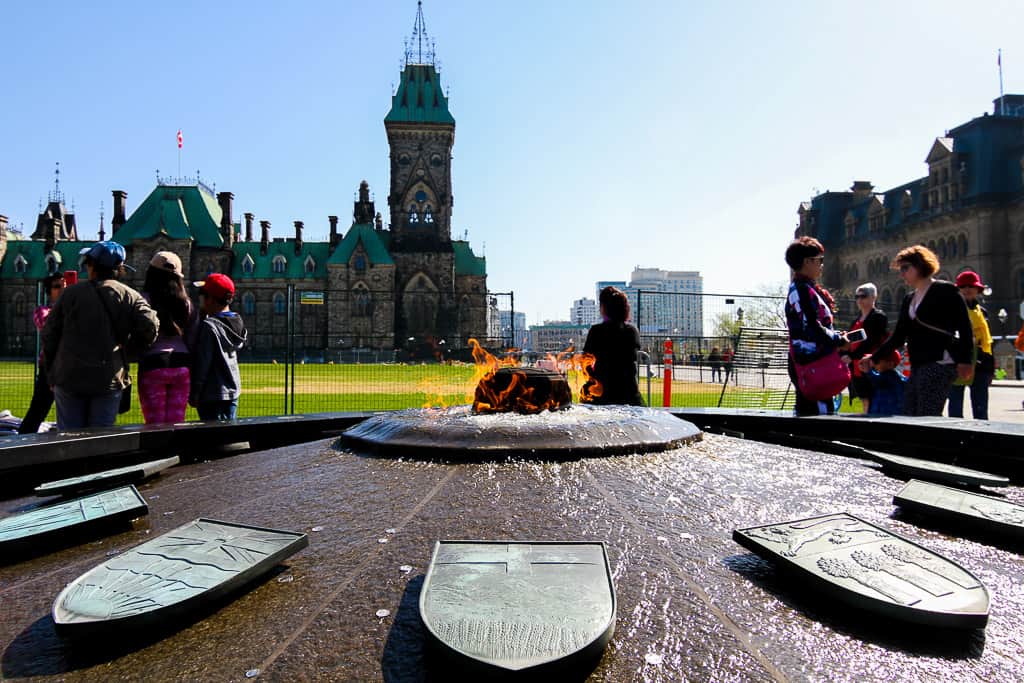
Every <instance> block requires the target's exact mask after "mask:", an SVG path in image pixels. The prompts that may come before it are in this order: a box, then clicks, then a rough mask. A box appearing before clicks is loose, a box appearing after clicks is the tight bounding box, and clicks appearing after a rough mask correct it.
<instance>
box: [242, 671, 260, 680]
mask: <svg viewBox="0 0 1024 683" xmlns="http://www.w3.org/2000/svg"><path fill="white" fill-rule="evenodd" d="M259 675H260V670H259V669H249V670H248V671H246V672H245V677H246V678H256V677H257V676H259Z"/></svg>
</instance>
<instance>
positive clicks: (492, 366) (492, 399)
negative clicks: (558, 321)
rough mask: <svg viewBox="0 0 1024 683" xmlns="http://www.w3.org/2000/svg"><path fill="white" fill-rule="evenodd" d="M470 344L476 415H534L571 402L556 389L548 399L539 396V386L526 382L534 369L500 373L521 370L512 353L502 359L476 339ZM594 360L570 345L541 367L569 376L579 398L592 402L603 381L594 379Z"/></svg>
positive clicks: (541, 364)
mask: <svg viewBox="0 0 1024 683" xmlns="http://www.w3.org/2000/svg"><path fill="white" fill-rule="evenodd" d="M469 344H470V347H471V348H472V350H473V360H474V361H475V363H476V372H475V373H474V377H473V386H474V387H475V390H474V393H473V397H472V402H473V410H474V412H477V413H497V412H509V411H512V410H514V411H516V412H519V413H527V414H534V413H540V412H543V411H545V410H557V409H559V408H562V407H565V406H566V405H568V403H570V402H571V394H569V393H568V392H566V393H565V395H562V394H561V392H560V391H559V390H558V388H557V387H555V386H552V388H551V390H550V391H547V392H546V393H547V394H548V395H547V396H544V397H539V396H538V395H537V387H535V386H531V385H530V384H529V383H528V381H527V379H528V378H527V373H528V372H536V371H534V370H529V371H528V370H525V369H524V370H522V371H521V372H516V371H514V370H512V371H510V372H504V373H500V374H499V370H501V369H502V368H516V367H518V365H519V361H518V360H517V359H516V358H515V357H514V356H512V355H511V354H510V355H509V356H508V357H507V358H504V359H499V358H497V357H495V356H494V355H493V354H491V353H489V352H488V351H487V350H486V349H484V348H483V347H482V346H481V345H480V343H479V342H478V341H477V340H476V339H470V340H469ZM594 360H595V358H594V356H593V355H592V354H577V353H575V352H574V348H573V347H571V346H570V347H569V348H568V349H566V350H565V351H563V352H561V353H559V354H557V355H556V356H551V355H550V354H548V356H547V358H545V359H544V361H542V362H540V363H538V365H540V366H541V367H542V368H545V369H550V370H555V371H557V372H559V373H561V374H563V375H567V376H568V380H569V382H570V383H571V384H573V386H574V388H575V390H576V392H577V394H578V395H579V396H580V399H581V400H583V401H584V402H591V401H593V400H594V399H595V398H597V397H598V396H600V395H601V392H602V389H601V384H600V382H598V381H597V380H596V379H594V378H593V377H592V376H591V372H592V370H593V366H594ZM561 387H562V390H561V391H563V392H564V391H565V389H564V387H565V385H564V384H562V385H561Z"/></svg>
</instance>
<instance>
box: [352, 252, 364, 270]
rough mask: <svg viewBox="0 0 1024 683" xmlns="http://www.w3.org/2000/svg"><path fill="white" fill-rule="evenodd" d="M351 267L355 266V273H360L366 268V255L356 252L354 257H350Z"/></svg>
mask: <svg viewBox="0 0 1024 683" xmlns="http://www.w3.org/2000/svg"><path fill="white" fill-rule="evenodd" d="M352 267H353V268H355V271H356V272H357V273H362V272H363V271H365V270H366V257H365V256H363V255H362V254H356V257H355V258H354V259H352Z"/></svg>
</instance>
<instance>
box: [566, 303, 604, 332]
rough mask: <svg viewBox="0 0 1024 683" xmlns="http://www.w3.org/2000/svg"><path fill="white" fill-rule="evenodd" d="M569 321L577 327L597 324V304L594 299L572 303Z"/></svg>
mask: <svg viewBox="0 0 1024 683" xmlns="http://www.w3.org/2000/svg"><path fill="white" fill-rule="evenodd" d="M569 320H570V321H572V323H573V324H575V325H587V326H589V325H593V324H595V323H597V320H598V316H597V302H596V301H594V300H593V299H577V300H576V301H573V302H572V308H571V309H570V310H569Z"/></svg>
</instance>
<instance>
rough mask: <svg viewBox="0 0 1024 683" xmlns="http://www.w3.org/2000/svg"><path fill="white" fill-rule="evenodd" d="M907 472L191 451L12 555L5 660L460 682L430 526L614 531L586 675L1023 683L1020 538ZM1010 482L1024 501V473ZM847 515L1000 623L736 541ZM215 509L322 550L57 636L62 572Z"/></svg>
mask: <svg viewBox="0 0 1024 683" xmlns="http://www.w3.org/2000/svg"><path fill="white" fill-rule="evenodd" d="M489 417H494V416H489ZM410 455H411V454H410ZM902 485H903V482H902V481H899V480H896V479H892V478H890V477H888V476H886V475H884V474H883V473H882V472H881V471H880V470H878V469H877V467H876V466H874V465H872V464H870V463H868V462H866V461H861V460H856V459H851V458H844V457H840V456H835V455H829V454H822V453H816V452H811V451H804V450H798V449H791V448H785V447H780V446H771V445H765V444H761V443H757V442H752V441H743V440H738V439H733V438H729V437H723V436H715V435H706V436H705V439H704V441H703V442H699V443H696V444H693V445H689V446H685V447H682V448H678V449H674V450H671V451H666V452H662V453H656V454H647V455H632V456H616V457H604V458H592V459H581V460H570V461H566V462H560V463H542V462H533V461H525V460H510V461H504V462H495V463H473V464H468V463H462V464H460V463H454V464H452V463H439V462H422V461H419V460H416V459H408V458H405V459H403V458H398V459H385V458H371V457H365V456H362V455H358V454H355V453H352V452H350V451H348V450H346V449H343V448H340V447H339V446H338V445H337V444H336V443H335V442H333V441H331V442H327V441H325V442H318V443H314V444H305V445H301V446H293V447H287V448H280V449H275V450H272V451H265V452H261V453H252V454H247V455H241V456H237V457H234V458H230V459H225V460H220V461H214V462H208V463H200V464H195V465H189V466H185V467H180V468H175V469H173V470H170V471H169V474H165V475H164V476H163V477H161V478H159V479H156V480H154V481H153V482H152V483H150V484H147V485H146V486H145V487H143V488H142V493H143V495H144V496H145V497H147V499H148V500H150V506H151V512H150V516H149V518H148V522H145V523H141V524H138V525H137V526H136V528H135V529H134V530H132V531H130V532H126V533H123V534H120V535H117V536H114V537H110V538H106V539H101V540H98V541H95V542H92V543H89V544H86V545H84V546H79V547H77V548H71V549H68V550H65V551H60V552H58V553H55V554H52V555H48V556H45V557H42V558H39V559H36V560H31V561H28V562H23V563H19V564H15V565H10V566H6V567H0V609H2V610H3V611H2V614H0V617H2V618H0V645H2V647H3V650H4V653H3V673H4V675H5V676H8V677H17V676H28V675H50V676H53V677H60V678H68V679H74V678H77V677H81V678H85V677H90V678H95V677H97V676H102V677H104V678H121V677H123V678H135V677H141V676H146V677H149V678H154V679H160V680H173V679H178V680H182V679H189V678H192V679H202V680H210V679H215V680H226V679H242V678H244V677H245V676H246V675H247V673H248V672H253V671H256V672H257V673H256V674H253V675H254V676H259V677H261V678H267V679H269V680H299V679H318V680H378V679H380V678H382V677H383V679H384V680H388V681H428V680H430V681H440V680H449V676H448V672H447V671H445V670H444V669H441V668H439V667H438V666H437V664H436V662H435V661H434V660H432V659H431V658H430V657H428V654H427V647H426V637H425V633H424V630H423V627H422V624H421V623H420V621H419V616H418V608H417V605H418V598H419V593H420V588H421V586H422V583H423V576H424V573H425V571H426V568H427V565H428V563H429V560H430V556H431V551H432V549H433V544H434V542H435V541H436V540H438V539H442V538H444V539H460V538H464V539H491V540H498V539H518V540H544V541H554V540H587V541H603V542H605V543H606V544H607V547H608V553H609V558H610V561H611V567H612V570H613V574H614V579H615V585H616V591H617V600H618V610H617V614H618V619H617V623H616V631H615V635H614V637H613V639H612V641H611V644H610V645H609V647H608V650H607V651H606V653H605V655H604V657H603V658H602V660H601V661H600V663H599V664H598V666H597V668H596V669H595V670H594V671H593V672H592V674H591V676H590V680H594V681H604V680H612V681H682V680H736V681H747V680H752V681H759V680H840V681H892V680H914V681H919V680H955V681H969V680H978V681H1008V680H1017V679H1019V678H1020V671H1022V670H1024V628H1022V625H1024V589H1022V588H1021V586H1020V576H1021V567H1022V563H1021V556H1020V554H1019V553H1018V552H1013V551H1011V550H1007V549H1003V548H1000V547H996V546H993V545H989V544H986V543H982V542H976V541H972V540H964V539H962V538H958V537H956V536H954V535H951V534H949V533H948V532H944V531H940V530H934V529H926V528H922V527H919V526H916V525H914V524H912V523H910V520H909V519H905V518H904V517H903V516H901V515H900V514H899V513H898V512H896V508H894V507H893V506H892V497H893V495H894V494H895V493H896V492H897V491H898V490H899V489H900V488H901V487H902ZM1001 493H1004V494H1005V495H1006V497H1007V499H1009V500H1013V501H1015V502H1021V503H1024V491H1022V490H1021V489H1020V488H1016V487H1011V488H1009V489H1003V490H1001ZM25 502H26V501H8V502H7V503H5V504H4V507H3V510H5V511H9V510H11V509H14V508H16V507H17V506H18V505H19V504H21V505H23V504H24V503H25ZM835 511H847V512H850V513H852V514H854V515H857V516H859V517H862V518H864V519H866V520H867V521H869V522H872V523H875V524H878V525H880V526H882V527H884V528H886V529H889V530H890V531H893V532H895V533H897V534H900V535H903V536H906V537H908V538H910V539H911V540H914V541H916V542H918V543H921V544H922V545H924V546H925V547H927V548H929V549H931V550H934V551H936V552H939V553H941V554H943V555H945V556H946V557H948V558H950V559H952V560H953V561H955V562H958V563H959V564H961V565H962V566H964V567H965V568H967V569H968V570H970V571H972V572H973V573H974V574H975V575H977V576H978V577H979V578H980V579H981V580H982V581H984V582H985V584H986V585H987V586H988V588H989V590H990V591H991V595H992V606H991V617H990V620H989V623H988V627H987V629H986V630H985V631H969V632H949V633H946V632H936V631H934V630H927V629H923V628H921V627H917V626H908V625H901V624H896V623H892V622H887V621H885V620H882V619H880V618H875V617H870V616H864V615H862V614H859V613H853V612H850V611H849V610H847V609H845V608H841V607H836V606H834V605H832V604H830V603H829V602H828V601H827V600H826V599H824V598H822V597H820V596H819V595H817V594H815V593H812V592H809V591H807V590H806V589H805V586H803V585H801V584H800V583H799V582H794V581H790V580H786V579H784V578H782V577H781V576H780V575H779V574H778V573H777V572H776V571H775V569H774V568H773V567H772V565H770V564H769V563H767V562H765V561H763V560H761V559H759V558H758V557H756V556H754V555H751V554H750V553H748V552H746V551H745V550H743V549H742V548H740V547H739V546H738V545H736V544H735V543H734V542H733V541H732V540H731V533H732V530H733V529H734V528H737V527H746V526H754V525H757V524H761V523H769V522H778V521H785V520H791V519H797V518H801V517H809V516H812V515H817V514H823V513H827V512H835ZM168 512H173V513H174V515H173V516H171V517H169V518H168V517H166V516H165V515H166V513H168ZM199 515H205V516H210V517H215V518H218V519H226V520H231V521H236V522H246V523H252V524H258V525H266V526H276V527H279V528H284V529H292V530H298V531H306V532H307V533H309V535H310V547H309V548H308V549H306V550H304V551H303V552H301V553H300V554H298V555H296V556H295V557H293V558H292V559H291V560H289V561H288V563H287V565H288V566H287V569H286V570H285V573H284V574H282V575H281V576H285V577H292V578H291V579H289V580H286V581H284V580H281V579H280V578H279V579H278V580H268V581H265V582H263V583H260V584H258V585H257V586H256V587H255V588H253V589H252V590H251V591H249V592H247V593H245V594H244V595H242V596H241V597H239V598H237V599H236V600H234V601H232V602H227V603H223V604H220V605H218V606H217V609H216V610H215V611H212V612H210V613H208V614H204V615H203V616H204V618H202V619H201V620H195V621H193V622H192V623H190V624H186V625H184V626H183V627H180V628H178V629H177V630H172V631H171V632H170V633H168V634H165V635H163V636H162V637H161V638H160V639H158V640H154V641H152V642H147V643H143V644H141V645H135V646H132V647H131V648H126V649H123V650H117V651H114V652H104V653H89V654H85V655H83V654H82V653H81V652H80V651H78V650H76V648H75V646H74V645H72V644H68V643H66V642H64V641H61V640H60V639H59V638H57V637H56V636H55V635H54V634H53V633H52V624H49V623H48V622H47V619H48V617H47V616H46V614H47V611H48V609H49V603H50V602H52V599H53V597H54V596H55V595H56V594H57V592H59V590H60V588H61V587H62V586H63V584H64V583H67V582H68V581H70V580H72V579H73V578H75V576H77V575H78V574H80V573H82V572H83V571H85V570H86V569H88V568H89V567H91V566H92V565H94V564H96V563H98V562H100V561H102V560H103V558H104V557H105V555H106V553H109V552H111V551H114V550H118V549H124V548H127V547H131V546H132V545H135V544H136V543H138V542H141V541H142V540H145V538H147V537H149V536H151V535H152V534H153V533H162V532H164V531H166V530H168V529H169V528H173V527H174V526H176V525H177V524H180V523H182V522H184V521H186V520H188V519H190V518H192V517H194V516H199ZM385 540H386V541H387V542H386V543H385V542H381V541H385Z"/></svg>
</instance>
